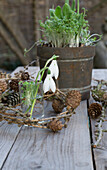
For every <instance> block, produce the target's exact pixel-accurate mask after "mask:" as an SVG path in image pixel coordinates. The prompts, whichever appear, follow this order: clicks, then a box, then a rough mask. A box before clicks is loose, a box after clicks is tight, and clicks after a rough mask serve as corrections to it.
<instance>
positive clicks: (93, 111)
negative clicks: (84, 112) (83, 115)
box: [88, 103, 102, 119]
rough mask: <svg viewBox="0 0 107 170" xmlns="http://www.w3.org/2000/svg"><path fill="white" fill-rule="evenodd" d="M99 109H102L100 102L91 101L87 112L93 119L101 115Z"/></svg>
mask: <svg viewBox="0 0 107 170" xmlns="http://www.w3.org/2000/svg"><path fill="white" fill-rule="evenodd" d="M101 110H102V106H101V105H100V104H98V103H92V104H91V105H90V106H89V109H88V113H89V115H90V116H91V117H92V118H93V119H95V118H97V117H98V116H100V115H101Z"/></svg>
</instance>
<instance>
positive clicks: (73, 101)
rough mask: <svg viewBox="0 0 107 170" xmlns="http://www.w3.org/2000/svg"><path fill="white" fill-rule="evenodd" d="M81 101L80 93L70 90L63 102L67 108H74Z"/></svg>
mask: <svg viewBox="0 0 107 170" xmlns="http://www.w3.org/2000/svg"><path fill="white" fill-rule="evenodd" d="M80 102H81V94H80V92H79V91H76V90H72V91H69V92H68V93H67V96H66V99H65V104H66V106H67V109H68V110H69V109H71V110H72V109H76V108H77V107H78V106H79V104H80Z"/></svg>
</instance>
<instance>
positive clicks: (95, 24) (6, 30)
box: [0, 0, 107, 71]
mask: <svg viewBox="0 0 107 170" xmlns="http://www.w3.org/2000/svg"><path fill="white" fill-rule="evenodd" d="M71 1H72V0H71ZM53 4H54V7H56V6H57V5H61V6H63V4H64V0H39V1H38V0H0V69H3V70H8V71H12V70H14V69H15V68H16V67H17V66H21V65H26V64H27V63H28V62H29V61H32V60H34V59H35V58H36V48H34V49H33V50H32V51H31V52H30V53H29V54H28V57H27V58H24V55H23V54H24V49H25V48H27V49H28V48H30V46H32V45H33V43H34V42H35V41H37V40H39V39H40V38H41V36H42V32H41V31H40V30H39V29H40V27H39V20H42V21H45V18H46V16H47V15H48V12H49V8H50V7H52V5H53ZM82 7H85V8H86V9H87V10H88V13H87V19H88V21H89V24H90V31H91V34H93V33H98V34H103V38H102V40H101V41H100V42H99V43H98V45H97V47H96V56H95V59H94V67H95V68H107V0H94V1H93V0H80V8H82Z"/></svg>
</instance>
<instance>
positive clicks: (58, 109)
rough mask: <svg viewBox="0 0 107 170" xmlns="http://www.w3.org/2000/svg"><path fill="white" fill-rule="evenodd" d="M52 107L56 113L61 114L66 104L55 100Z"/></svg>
mask: <svg viewBox="0 0 107 170" xmlns="http://www.w3.org/2000/svg"><path fill="white" fill-rule="evenodd" d="M52 107H53V109H54V111H55V112H56V113H60V112H62V110H63V108H64V103H63V102H62V101H61V100H59V99H54V100H53V103H52Z"/></svg>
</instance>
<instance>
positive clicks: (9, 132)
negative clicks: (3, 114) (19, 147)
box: [0, 123, 20, 169]
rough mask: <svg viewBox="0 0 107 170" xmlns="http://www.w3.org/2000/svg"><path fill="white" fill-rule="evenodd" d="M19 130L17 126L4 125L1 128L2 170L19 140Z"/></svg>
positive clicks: (0, 163) (0, 158)
mask: <svg viewBox="0 0 107 170" xmlns="http://www.w3.org/2000/svg"><path fill="white" fill-rule="evenodd" d="M19 130H20V128H18V126H17V125H8V124H7V123H4V124H2V126H0V169H1V168H2V165H3V164H4V162H5V160H6V158H7V156H8V154H9V152H10V150H11V148H12V146H13V144H14V142H15V140H16V138H17V135H18V133H19Z"/></svg>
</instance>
